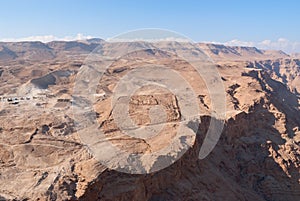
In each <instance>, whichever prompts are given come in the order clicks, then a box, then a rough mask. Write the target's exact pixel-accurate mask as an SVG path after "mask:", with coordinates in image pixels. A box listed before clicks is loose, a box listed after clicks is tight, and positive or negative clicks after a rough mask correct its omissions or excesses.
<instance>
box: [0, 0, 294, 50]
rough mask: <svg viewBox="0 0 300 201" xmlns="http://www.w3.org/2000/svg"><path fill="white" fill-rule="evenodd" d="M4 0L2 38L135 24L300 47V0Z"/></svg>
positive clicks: (115, 29)
mask: <svg viewBox="0 0 300 201" xmlns="http://www.w3.org/2000/svg"><path fill="white" fill-rule="evenodd" d="M0 2H1V3H0V5H1V12H0V27H1V29H0V40H5V39H6V40H8V39H11V40H16V39H22V38H28V37H32V38H34V36H48V38H50V39H51V37H50V36H55V37H57V38H64V37H66V36H70V37H71V36H74V37H75V36H76V35H77V34H79V33H80V34H82V35H83V36H95V37H100V38H104V39H105V38H109V37H113V36H114V35H116V34H119V33H122V32H126V31H129V30H133V29H140V28H163V29H170V30H173V31H176V32H179V33H182V34H184V35H186V36H188V37H190V38H191V39H193V40H194V41H212V42H222V43H225V44H229V45H235V44H241V45H256V46H263V45H265V46H268V45H269V46H270V48H271V47H274V48H275V49H276V48H281V49H287V51H295V50H297V51H298V48H299V51H300V43H299V42H300V34H299V33H300V20H299V19H300V17H299V8H300V1H297V0H294V1H292V0H285V1H282V0H278V1H276V0H273V1H271V0H269V1H268V0H265V1H262V0H252V1H242V0H240V1H238V0H223V1H222V0H206V1H201V0H198V1H197V0H181V1H179V0H151V1H146V0H139V1H138V0H131V1H130V0H127V1H125V0H119V1H117V0H105V1H104V0H99V1H91V0H82V1H79V0H78V1H75V0H51V1H50V0H48V1H41V0H26V1H25V0H24V1H22V0H19V1H17V0H9V1H5V0H2V1H0ZM285 46H288V47H285ZM292 46H293V47H292ZM298 46H299V47H298ZM293 48H294V50H292V49H293Z"/></svg>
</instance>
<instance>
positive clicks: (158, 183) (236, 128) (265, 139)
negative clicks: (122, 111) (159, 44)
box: [0, 40, 300, 201]
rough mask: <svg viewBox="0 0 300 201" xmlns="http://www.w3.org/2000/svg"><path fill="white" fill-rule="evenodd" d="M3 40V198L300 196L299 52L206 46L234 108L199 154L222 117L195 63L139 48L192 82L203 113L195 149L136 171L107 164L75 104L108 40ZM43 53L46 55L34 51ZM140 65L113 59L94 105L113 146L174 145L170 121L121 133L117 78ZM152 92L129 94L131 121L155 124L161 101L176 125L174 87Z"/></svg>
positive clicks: (285, 200)
mask: <svg viewBox="0 0 300 201" xmlns="http://www.w3.org/2000/svg"><path fill="white" fill-rule="evenodd" d="M1 45H2V46H3V47H2V49H0V58H2V57H1V56H3V58H5V59H1V60H0V72H1V73H0V82H1V85H0V95H1V99H0V117H1V120H0V139H1V143H0V181H1V182H0V200H138V201H139V200H151V201H157V200H207V201H209V200H230V201H231V200H270V201H271V200H272V201H273V200H275V201H293V200H299V199H300V177H299V176H300V167H299V166H300V158H299V156H300V147H299V144H300V128H299V126H300V115H299V107H300V106H299V103H300V101H299V92H300V89H299V86H300V85H299V84H300V83H299V71H300V61H299V60H298V59H296V58H295V57H289V56H288V55H286V54H283V53H282V52H277V53H276V54H274V53H273V54H272V56H270V54H269V53H266V52H265V51H261V50H257V49H255V48H248V49H247V48H231V47H225V46H221V47H219V46H211V45H207V46H206V48H204V49H203V50H204V52H206V53H207V54H209V55H211V56H212V58H218V59H216V60H217V63H216V65H217V69H218V72H219V73H220V75H221V77H222V81H223V84H224V88H225V91H226V107H227V112H226V121H225V124H224V129H223V132H222V135H221V138H220V140H219V141H218V144H217V145H216V147H215V148H214V149H213V151H212V152H211V153H210V154H209V155H208V156H207V157H206V158H205V159H202V160H200V159H199V158H198V154H199V150H200V148H201V146H202V143H203V140H204V138H205V134H206V131H207V129H208V127H209V123H210V121H211V120H212V118H214V117H212V116H211V115H210V114H211V110H212V106H211V101H210V98H209V94H208V92H207V91H206V90H205V83H203V80H202V81H201V80H197V79H196V78H195V79H196V80H193V79H192V78H193V77H194V76H193V73H192V71H191V70H190V68H189V66H188V65H187V64H186V63H184V62H181V61H178V60H168V55H164V54H162V53H160V52H151V51H150V52H149V51H144V52H140V53H139V54H138V55H133V56H134V57H139V56H142V57H143V58H146V60H145V61H141V63H139V64H143V62H144V63H147V64H151V62H153V58H152V57H153V56H154V55H156V57H157V56H158V58H159V59H160V61H161V62H162V64H170V65H172V66H175V68H176V70H178V71H179V72H180V73H181V75H183V76H184V77H185V78H186V79H187V80H188V81H191V85H192V86H193V87H194V89H195V92H196V93H197V94H196V95H197V97H198V98H199V99H198V104H199V107H200V109H201V112H202V115H201V123H200V125H199V128H198V130H197V135H196V139H195V143H194V144H193V146H192V148H191V149H189V150H188V151H187V152H186V153H184V155H183V156H182V157H181V158H180V159H179V160H177V161H176V162H175V163H174V164H172V165H171V166H169V167H166V168H164V169H162V170H160V171H158V172H154V173H150V174H143V175H134V174H126V173H121V172H117V171H115V170H111V169H108V168H107V167H106V166H104V165H103V164H101V163H100V162H99V161H98V160H96V158H95V157H94V156H93V154H91V152H90V151H89V149H88V148H87V147H86V146H85V144H84V143H82V141H81V139H80V137H79V136H78V133H77V132H76V123H77V122H76V121H75V118H74V113H73V111H72V107H71V106H72V104H73V103H72V101H73V100H72V94H73V87H74V82H75V79H76V75H77V72H78V71H79V68H80V67H81V64H82V63H84V58H85V56H86V53H89V52H90V51H91V49H93V48H92V47H94V46H96V45H101V46H105V42H103V41H101V40H99V41H98V40H95V41H94V40H91V41H86V42H80V44H77V42H72V43H64V42H61V43H60V42H52V43H49V44H40V43H33V44H30V45H29V44H27V43H26V45H25V46H24V47H26V49H28V51H29V52H28V53H24V51H23V53H22V54H20V52H22V51H21V50H20V49H19V48H22V47H23V45H20V44H1ZM135 45H136V44H135ZM200 46H201V45H200ZM202 46H203V45H202ZM202 46H201V47H202ZM39 48H43V49H44V50H43V51H38V50H37V49H39ZM35 51H38V52H39V53H38V56H37V57H36V58H39V59H38V60H36V59H35V58H34V57H31V56H28V55H32V52H35ZM217 52H218V53H217ZM213 54H214V55H213ZM228 54H229V55H228ZM254 54H255V55H256V56H253V55H254ZM41 55H45V58H44V59H41V58H43V57H41ZM70 55H71V56H72V55H76V56H75V57H71V56H70ZM218 55H219V56H218ZM220 55H221V56H220ZM233 55H234V56H233ZM251 55H252V56H253V57H252V56H251ZM226 56H227V57H226ZM26 58H27V59H26ZM41 60H42V61H43V62H40V61H41ZM138 61H139V60H138ZM133 68H135V66H134V65H133V64H132V63H130V62H128V60H126V58H123V59H121V60H119V61H117V62H115V63H114V64H113V65H112V68H111V69H109V70H108V71H107V75H109V74H112V75H113V76H112V77H108V76H107V77H105V76H104V77H103V79H104V80H106V81H107V82H106V83H107V84H106V85H101V86H99V87H98V88H97V93H98V94H97V96H96V101H95V105H94V109H95V111H96V115H97V121H98V122H99V124H100V125H101V127H102V129H104V130H105V131H106V135H107V136H108V137H109V138H111V140H113V143H114V144H115V146H121V147H122V148H124V149H128V150H131V151H132V150H134V151H135V152H149V151H151V150H153V149H155V148H157V147H159V146H163V145H164V144H165V143H167V142H168V139H169V138H170V137H172V135H171V134H170V135H167V133H171V132H169V131H171V130H172V129H171V128H170V129H169V130H167V132H166V134H165V135H162V136H160V137H161V138H157V139H154V140H153V141H151V142H147V143H146V142H145V141H144V140H137V139H132V138H129V137H122V136H120V135H119V133H118V128H117V127H115V125H114V124H111V122H112V121H113V116H112V115H111V111H112V109H111V105H110V104H109V103H110V102H109V101H108V97H109V95H110V94H111V93H112V88H113V87H114V86H115V83H116V82H117V81H118V79H119V77H120V76H123V75H124V74H126V73H127V72H128V71H129V70H132V69H133ZM49 77H51V78H52V79H50V81H53V82H49V79H46V78H49ZM53 78H54V79H53ZM43 81H45V82H46V83H44V82H43ZM45 84H46V85H47V87H38V86H45ZM37 85H38V86H37ZM20 89H22V90H20ZM146 91H147V92H150V93H146V94H145V93H140V94H139V93H137V94H136V96H133V97H132V99H131V103H130V109H129V111H130V114H131V115H132V117H133V120H134V121H135V122H136V123H137V124H138V125H142V124H148V123H149V121H150V120H149V117H148V116H147V115H146V114H147V112H149V106H150V105H153V104H154V105H155V104H156V103H161V104H162V105H163V107H165V108H167V119H168V122H171V123H174V122H175V123H176V121H178V118H179V117H180V112H181V111H180V107H178V105H177V103H176V101H173V102H172V101H171V100H176V97H174V96H173V95H171V94H170V93H169V92H166V91H160V92H159V93H158V95H155V93H154V92H153V91H151V90H149V89H147V90H146ZM104 94H105V95H104ZM159 94H160V95H159ZM15 99H17V100H15ZM169 100H170V101H169ZM151 143H152V144H151Z"/></svg>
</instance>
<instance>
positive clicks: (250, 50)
mask: <svg viewBox="0 0 300 201" xmlns="http://www.w3.org/2000/svg"><path fill="white" fill-rule="evenodd" d="M104 43H106V42H105V41H104V40H102V39H99V38H93V39H88V40H82V41H52V42H48V43H42V42H39V41H36V42H0V59H1V60H14V59H18V58H22V59H28V60H48V59H54V58H55V57H57V55H59V56H61V55H63V54H62V53H65V54H70V53H71V54H72V55H74V54H88V53H90V52H92V51H93V50H94V49H95V48H96V47H97V46H99V45H101V44H104ZM198 44H199V48H201V49H202V50H203V51H204V52H205V53H206V54H207V55H209V56H210V57H211V58H212V59H216V60H222V59H226V60H228V59H230V60H238V61H240V60H248V59H250V60H253V59H259V60H261V59H264V58H268V59H273V58H288V57H297V58H299V57H300V54H292V55H289V54H287V53H285V52H283V51H276V50H260V49H257V48H255V47H239V46H225V45H221V44H211V43H198Z"/></svg>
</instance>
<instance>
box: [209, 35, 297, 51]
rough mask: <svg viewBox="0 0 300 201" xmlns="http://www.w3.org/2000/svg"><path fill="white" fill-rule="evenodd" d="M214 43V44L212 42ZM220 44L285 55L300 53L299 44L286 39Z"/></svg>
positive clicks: (234, 41)
mask: <svg viewBox="0 0 300 201" xmlns="http://www.w3.org/2000/svg"><path fill="white" fill-rule="evenodd" d="M214 43H215V42H214ZM220 43H221V44H224V45H228V46H250V47H257V48H259V49H265V50H282V51H285V52H287V53H294V52H300V42H296V41H290V40H288V39H286V38H279V39H278V40H275V41H272V40H263V41H260V42H253V41H240V40H237V39H235V40H231V41H227V42H223V43H222V42H220Z"/></svg>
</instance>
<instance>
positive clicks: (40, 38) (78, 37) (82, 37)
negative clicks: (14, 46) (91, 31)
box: [0, 33, 93, 43]
mask: <svg viewBox="0 0 300 201" xmlns="http://www.w3.org/2000/svg"><path fill="white" fill-rule="evenodd" d="M90 38H93V37H92V36H85V35H83V34H80V33H79V34H77V35H76V36H65V37H62V38H60V37H56V36H54V35H44V36H29V37H24V38H3V39H0V41H1V42H18V41H41V42H45V43H46V42H50V41H55V40H59V41H73V40H85V39H90Z"/></svg>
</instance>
